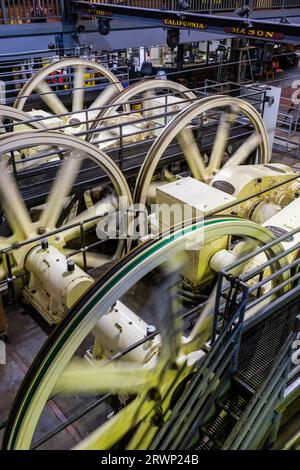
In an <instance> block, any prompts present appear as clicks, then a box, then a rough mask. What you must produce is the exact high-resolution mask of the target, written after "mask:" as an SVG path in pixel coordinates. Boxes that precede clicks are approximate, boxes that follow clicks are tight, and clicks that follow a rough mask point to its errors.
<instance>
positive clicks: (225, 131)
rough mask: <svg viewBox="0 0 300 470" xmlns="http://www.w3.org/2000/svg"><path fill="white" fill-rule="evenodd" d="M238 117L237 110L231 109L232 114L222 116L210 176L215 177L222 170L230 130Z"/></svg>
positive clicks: (209, 169) (210, 166)
mask: <svg viewBox="0 0 300 470" xmlns="http://www.w3.org/2000/svg"><path fill="white" fill-rule="evenodd" d="M237 115H238V112H237V110H236V109H234V108H233V107H231V111H230V112H227V113H224V114H222V116H221V119H220V122H219V125H218V130H217V135H216V138H215V140H214V145H213V149H212V152H211V156H210V161H209V165H208V172H209V174H210V175H213V174H214V173H215V172H216V171H217V170H219V169H220V168H221V165H222V160H223V157H224V153H225V150H226V147H227V143H228V138H229V134H230V128H231V125H232V124H233V123H234V121H235V120H236V118H237Z"/></svg>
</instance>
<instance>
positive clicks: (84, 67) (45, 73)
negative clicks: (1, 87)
mask: <svg viewBox="0 0 300 470" xmlns="http://www.w3.org/2000/svg"><path fill="white" fill-rule="evenodd" d="M63 71H65V72H63ZM66 71H67V72H66ZM62 72H63V73H62ZM65 75H67V77H68V78H69V80H68V82H67V84H66V87H67V89H66V90H65V89H64V80H65V78H64V77H65ZM59 77H61V79H62V82H63V83H59V80H58V79H59ZM101 78H104V79H105V81H106V82H108V85H107V86H106V88H104V89H103V90H98V89H97V85H98V86H99V80H100V79H101ZM91 82H92V83H93V82H95V84H94V85H93V86H87V84H88V83H91ZM122 90H123V85H122V84H121V83H120V81H119V80H118V78H117V77H116V76H115V75H114V74H113V73H112V72H110V71H109V70H108V69H107V68H106V67H104V66H103V65H100V64H98V63H96V62H90V61H87V60H83V59H79V58H72V59H62V60H60V61H57V62H54V63H53V64H50V65H48V66H46V67H43V68H42V69H41V70H39V71H38V72H37V73H36V74H35V75H33V76H32V77H31V78H30V79H29V80H28V82H27V83H26V84H25V85H24V86H23V88H22V89H21V91H20V92H19V94H18V96H17V98H16V101H15V103H14V107H15V108H16V109H18V110H20V111H22V110H26V111H29V112H30V113H31V114H32V115H35V116H37V117H40V118H43V117H44V118H45V120H44V122H45V124H46V125H47V127H48V128H57V127H59V125H64V126H68V127H66V128H65V129H64V131H65V132H67V133H75V132H80V130H81V127H82V130H83V129H86V128H87V127H88V125H87V124H85V126H81V123H83V122H84V121H86V120H87V119H91V118H93V117H94V116H96V115H97V114H98V112H99V110H97V109H98V108H99V107H101V106H104V105H105V104H106V103H107V101H109V100H110V99H111V98H112V97H113V96H114V95H115V94H117V93H119V92H121V91H122ZM92 92H96V98H94V99H93V101H92V103H89V106H87V100H86V97H87V94H91V93H92ZM37 94H38V96H37ZM69 95H70V96H71V103H70V105H68V104H66V99H65V98H66V97H68V96H69ZM37 97H39V98H40V99H41V100H42V101H43V102H44V104H45V105H46V107H47V109H48V110H49V112H50V113H53V114H52V116H53V119H51V114H49V113H45V112H39V110H36V98H37ZM89 101H90V100H89ZM34 108H35V110H34ZM87 108H90V109H94V108H96V110H95V112H94V113H93V112H89V113H87V114H86V113H83V112H82V111H83V110H85V109H87ZM127 109H129V108H128V107H127ZM70 113H72V114H70ZM55 115H59V116H60V115H63V116H60V118H59V120H60V121H61V122H58V120H57V118H55ZM72 129H73V131H72Z"/></svg>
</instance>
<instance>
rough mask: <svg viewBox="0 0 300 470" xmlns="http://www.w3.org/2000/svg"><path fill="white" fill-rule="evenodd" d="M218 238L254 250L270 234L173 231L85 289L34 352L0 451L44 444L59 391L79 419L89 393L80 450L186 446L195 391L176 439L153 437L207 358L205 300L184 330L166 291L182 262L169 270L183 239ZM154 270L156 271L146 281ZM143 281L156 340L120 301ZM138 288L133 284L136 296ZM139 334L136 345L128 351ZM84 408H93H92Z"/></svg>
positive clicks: (239, 227)
mask: <svg viewBox="0 0 300 470" xmlns="http://www.w3.org/2000/svg"><path fill="white" fill-rule="evenodd" d="M220 236H221V237H223V236H225V237H226V236H228V237H229V238H230V236H235V237H239V238H240V239H241V240H243V239H244V240H247V241H248V242H249V240H250V241H252V249H253V242H254V245H255V244H256V245H257V246H259V245H261V244H265V243H268V242H269V241H270V240H272V239H274V235H272V234H271V233H270V232H269V231H268V230H267V229H266V228H264V227H261V226H259V225H257V224H255V223H253V222H249V221H246V220H241V219H235V218H233V217H220V218H212V219H209V220H207V221H205V222H204V223H203V222H201V223H198V224H195V225H193V226H189V227H185V228H184V229H180V230H176V231H175V232H174V233H172V234H171V235H170V234H169V235H167V236H161V237H160V239H158V240H151V241H149V242H147V243H146V244H144V245H143V246H141V247H139V248H138V249H136V250H134V251H132V252H131V253H129V254H128V255H127V256H126V257H125V258H123V260H122V261H120V262H119V263H118V264H117V265H116V266H114V267H113V268H112V269H111V270H110V271H109V272H107V273H106V274H105V275H104V277H102V278H101V279H100V280H99V281H98V282H97V283H96V284H95V285H94V286H93V287H92V288H91V289H90V291H88V292H87V293H86V295H85V296H84V297H83V298H82V299H81V300H80V301H79V302H78V303H77V305H76V306H75V307H74V308H73V310H72V311H71V312H70V314H69V315H68V317H66V318H65V319H64V320H63V322H62V323H61V324H60V325H59V326H58V328H57V329H56V331H55V332H54V333H53V334H52V336H51V337H50V338H49V339H48V341H47V343H46V344H45V345H44V347H43V348H42V350H41V352H40V354H39V355H38V356H37V358H36V359H35V361H34V364H33V365H32V367H31V368H30V370H29V372H28V374H27V376H26V378H25V380H24V382H23V384H22V386H21V388H20V390H19V393H18V396H17V398H16V400H15V403H14V405H13V408H12V410H11V414H10V417H9V420H8V425H7V428H6V431H5V436H4V448H5V449H28V448H30V447H31V446H32V447H33V448H35V447H39V446H41V445H42V444H44V447H45V446H46V447H47V443H45V441H46V440H47V438H49V437H51V435H52V437H53V435H56V437H57V434H55V431H54V434H53V432H52V431H53V430H49V429H48V431H47V433H49V434H47V435H46V436H45V431H44V432H43V430H44V429H45V427H44V426H43V420H44V419H46V416H47V402H48V400H50V399H52V400H54V401H55V400H59V399H60V397H61V396H64V402H63V403H66V400H67V399H68V398H67V397H69V399H70V400H71V399H72V397H74V396H76V397H77V398H76V400H77V401H76V406H77V408H76V410H77V413H78V416H79V417H80V413H81V410H78V406H79V405H78V403H79V402H78V400H79V396H81V397H82V400H83V402H81V403H83V407H84V408H85V406H86V405H84V403H85V401H84V400H87V399H88V397H89V398H92V397H96V398H97V403H98V405H97V409H96V415H94V418H91V419H92V420H93V419H94V420H95V416H96V423H97V421H98V426H100V427H98V428H97V429H96V430H95V431H93V432H92V433H91V434H90V435H89V436H88V437H87V438H86V439H85V440H83V442H81V443H78V444H77V448H79V449H115V448H116V447H117V446H118V445H119V446H120V448H121V449H123V450H124V449H125V448H126V449H147V448H152V447H155V446H156V447H157V446H158V448H173V449H174V448H187V447H188V446H187V447H185V444H184V441H185V440H186V438H187V437H188V433H189V431H190V429H191V424H192V423H193V420H194V419H195V416H196V413H197V406H198V399H199V397H198V396H197V394H194V398H193V400H194V401H193V402H191V403H190V406H189V408H188V412H187V413H184V414H182V415H178V417H177V418H178V419H177V418H176V425H177V426H178V432H176V433H173V439H175V441H174V440H173V441H172V442H168V439H169V436H171V434H170V433H169V432H166V433H162V434H161V435H160V437H161V438H162V441H161V443H158V441H157V434H158V432H159V431H161V430H162V429H163V427H164V426H167V425H168V424H167V423H168V420H169V419H170V418H171V417H172V412H174V407H175V406H176V403H177V401H178V399H179V396H180V395H181V394H182V391H183V390H184V389H185V387H186V386H188V383H189V380H190V378H191V377H192V374H193V373H194V371H195V370H196V369H197V367H199V364H201V363H202V362H201V361H203V360H205V352H204V350H202V346H203V344H204V342H205V341H207V339H208V337H209V336H210V332H211V323H212V311H211V308H210V307H211V303H210V300H209V299H208V303H207V304H205V305H204V306H203V305H202V308H203V310H201V306H199V309H200V310H199V311H200V317H199V319H198V321H197V322H196V324H195V326H194V328H193V329H191V330H190V332H189V333H185V336H184V335H183V330H182V324H181V322H180V318H179V316H180V315H179V310H178V307H176V301H175V300H176V299H175V297H174V292H176V290H174V289H176V282H177V275H176V276H174V275H173V274H174V272H175V271H176V270H178V271H179V272H181V269H182V268H180V267H177V266H182V264H180V263H182V260H181V261H180V263H179V264H178V265H177V255H178V254H180V253H183V252H184V250H185V249H186V247H187V243H195V241H197V240H198V241H199V237H203V239H204V243H205V244H206V243H210V242H211V240H213V239H216V238H218V237H220ZM279 253H283V248H282V246H281V245H274V246H273V248H272V249H269V250H268V251H267V250H266V256H267V257H271V256H275V255H278V254H279ZM170 260H171V261H170ZM166 262H168V267H167V268H164V269H165V270H166V269H167V271H168V272H169V276H171V277H168V276H167V277H166V278H164V276H163V277H160V276H159V275H158V271H157V268H158V267H161V270H163V268H162V267H163V266H165V263H166ZM170 263H171V265H170ZM280 266H281V263H278V265H277V263H276V266H275V265H274V266H273V268H274V269H279V268H280ZM154 269H155V273H156V274H154V275H153V276H152V278H150V280H149V275H150V273H151V272H153V270H154ZM172 273H173V274H172ZM145 276H146V277H145ZM147 279H148V283H147ZM144 281H145V283H144V284H143V285H144V288H143V296H142V298H143V299H144V300H145V299H146V300H145V303H146V304H147V305H141V308H140V311H139V312H137V313H138V314H139V313H140V314H141V313H142V312H144V314H145V309H146V307H148V310H150V312H152V316H151V323H152V324H154V325H155V326H156V328H157V329H159V336H157V337H156V338H155V339H153V337H151V338H150V337H149V340H147V332H146V327H147V326H148V325H147V324H146V322H145V321H144V320H145V317H144V319H143V320H142V319H140V320H138V318H139V317H138V315H135V314H134V312H132V311H131V310H130V309H129V307H128V305H127V306H125V302H126V295H127V294H128V293H130V291H131V290H132V288H133V287H134V286H137V287H138V288H141V285H140V283H141V282H144ZM147 285H148V287H149V285H150V292H151V294H150V296H149V295H147V289H146V287H145V286H147ZM138 288H136V289H135V290H134V295H133V297H134V300H135V302H136V301H137V298H138V292H139V289H138ZM131 298H132V297H131ZM174 302H175V304H174ZM207 305H208V306H209V308H208V309H207ZM131 308H133V307H131ZM155 312H157V316H155ZM137 331H139V334H137ZM147 331H148V330H147ZM151 331H153V329H152V330H151ZM136 334H137V335H136ZM138 337H139V338H140V340H141V339H143V340H144V341H143V342H142V343H141V342H137V344H136V346H135V347H133V343H134V342H135V339H136V340H137V339H138ZM93 338H96V339H95V340H94V339H93ZM83 342H84V349H85V350H87V348H90V349H89V351H92V353H91V352H90V353H89V354H88V355H87V356H86V359H82V355H83V353H82V351H83V349H82V348H80V349H79V347H80V345H82V344H83ZM95 343H96V345H95ZM130 346H131V347H130ZM101 347H102V349H101ZM128 348H129V349H128ZM101 351H102V353H103V351H107V352H108V356H109V354H110V356H111V359H110V360H108V361H107V359H106V360H105V358H103V359H104V360H101ZM120 351H123V352H124V351H126V353H125V355H124V356H123V357H121V356H120V354H118V353H119V352H120ZM107 394H109V396H110V399H111V398H112V396H119V398H120V403H122V405H120V407H119V411H118V410H117V409H116V407H115V408H114V415H113V416H112V417H111V411H109V408H104V409H103V408H101V405H103V403H104V401H105V400H106V399H107V398H108V396H107ZM99 396H100V397H101V396H102V398H99ZM117 401H118V400H117ZM89 403H90V402H89ZM110 403H111V402H110ZM88 407H89V408H90V411H91V408H92V405H89V406H88ZM68 409H69V408H68ZM48 412H49V410H48ZM107 414H110V417H109V419H108V420H106V418H105V417H106V416H107ZM85 422H86V423H87V422H88V421H87V420H85ZM93 422H94V424H95V426H96V427H97V424H96V423H95V421H93ZM75 425H76V423H75ZM155 439H156V441H155ZM56 442H58V441H56Z"/></svg>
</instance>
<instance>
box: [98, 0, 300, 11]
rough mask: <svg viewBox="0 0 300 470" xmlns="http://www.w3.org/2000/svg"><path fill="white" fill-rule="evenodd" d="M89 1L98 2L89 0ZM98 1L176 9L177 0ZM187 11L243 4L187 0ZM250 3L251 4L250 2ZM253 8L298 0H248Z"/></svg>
mask: <svg viewBox="0 0 300 470" xmlns="http://www.w3.org/2000/svg"><path fill="white" fill-rule="evenodd" d="M91 3H99V2H97V1H96V0H91ZM100 3H107V4H112V5H127V6H130V7H141V8H157V9H162V8H163V9H166V10H178V9H179V7H178V0H100ZM187 3H188V4H189V6H190V8H189V11H194V12H217V11H234V10H236V9H237V8H240V7H242V6H243V5H244V3H245V2H244V0H189V1H188V2H187ZM251 3H252V4H251ZM250 7H251V8H252V9H253V10H263V9H268V8H291V7H295V8H296V7H299V0H250Z"/></svg>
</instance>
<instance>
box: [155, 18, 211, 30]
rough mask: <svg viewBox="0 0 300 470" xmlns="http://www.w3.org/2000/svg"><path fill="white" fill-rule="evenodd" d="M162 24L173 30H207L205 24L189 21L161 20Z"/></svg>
mask: <svg viewBox="0 0 300 470" xmlns="http://www.w3.org/2000/svg"><path fill="white" fill-rule="evenodd" d="M163 24H164V25H165V26H172V27H173V28H185V29H207V24H204V23H199V22H198V21H190V20H179V19H178V20H173V19H172V18H165V19H164V20H163Z"/></svg>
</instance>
